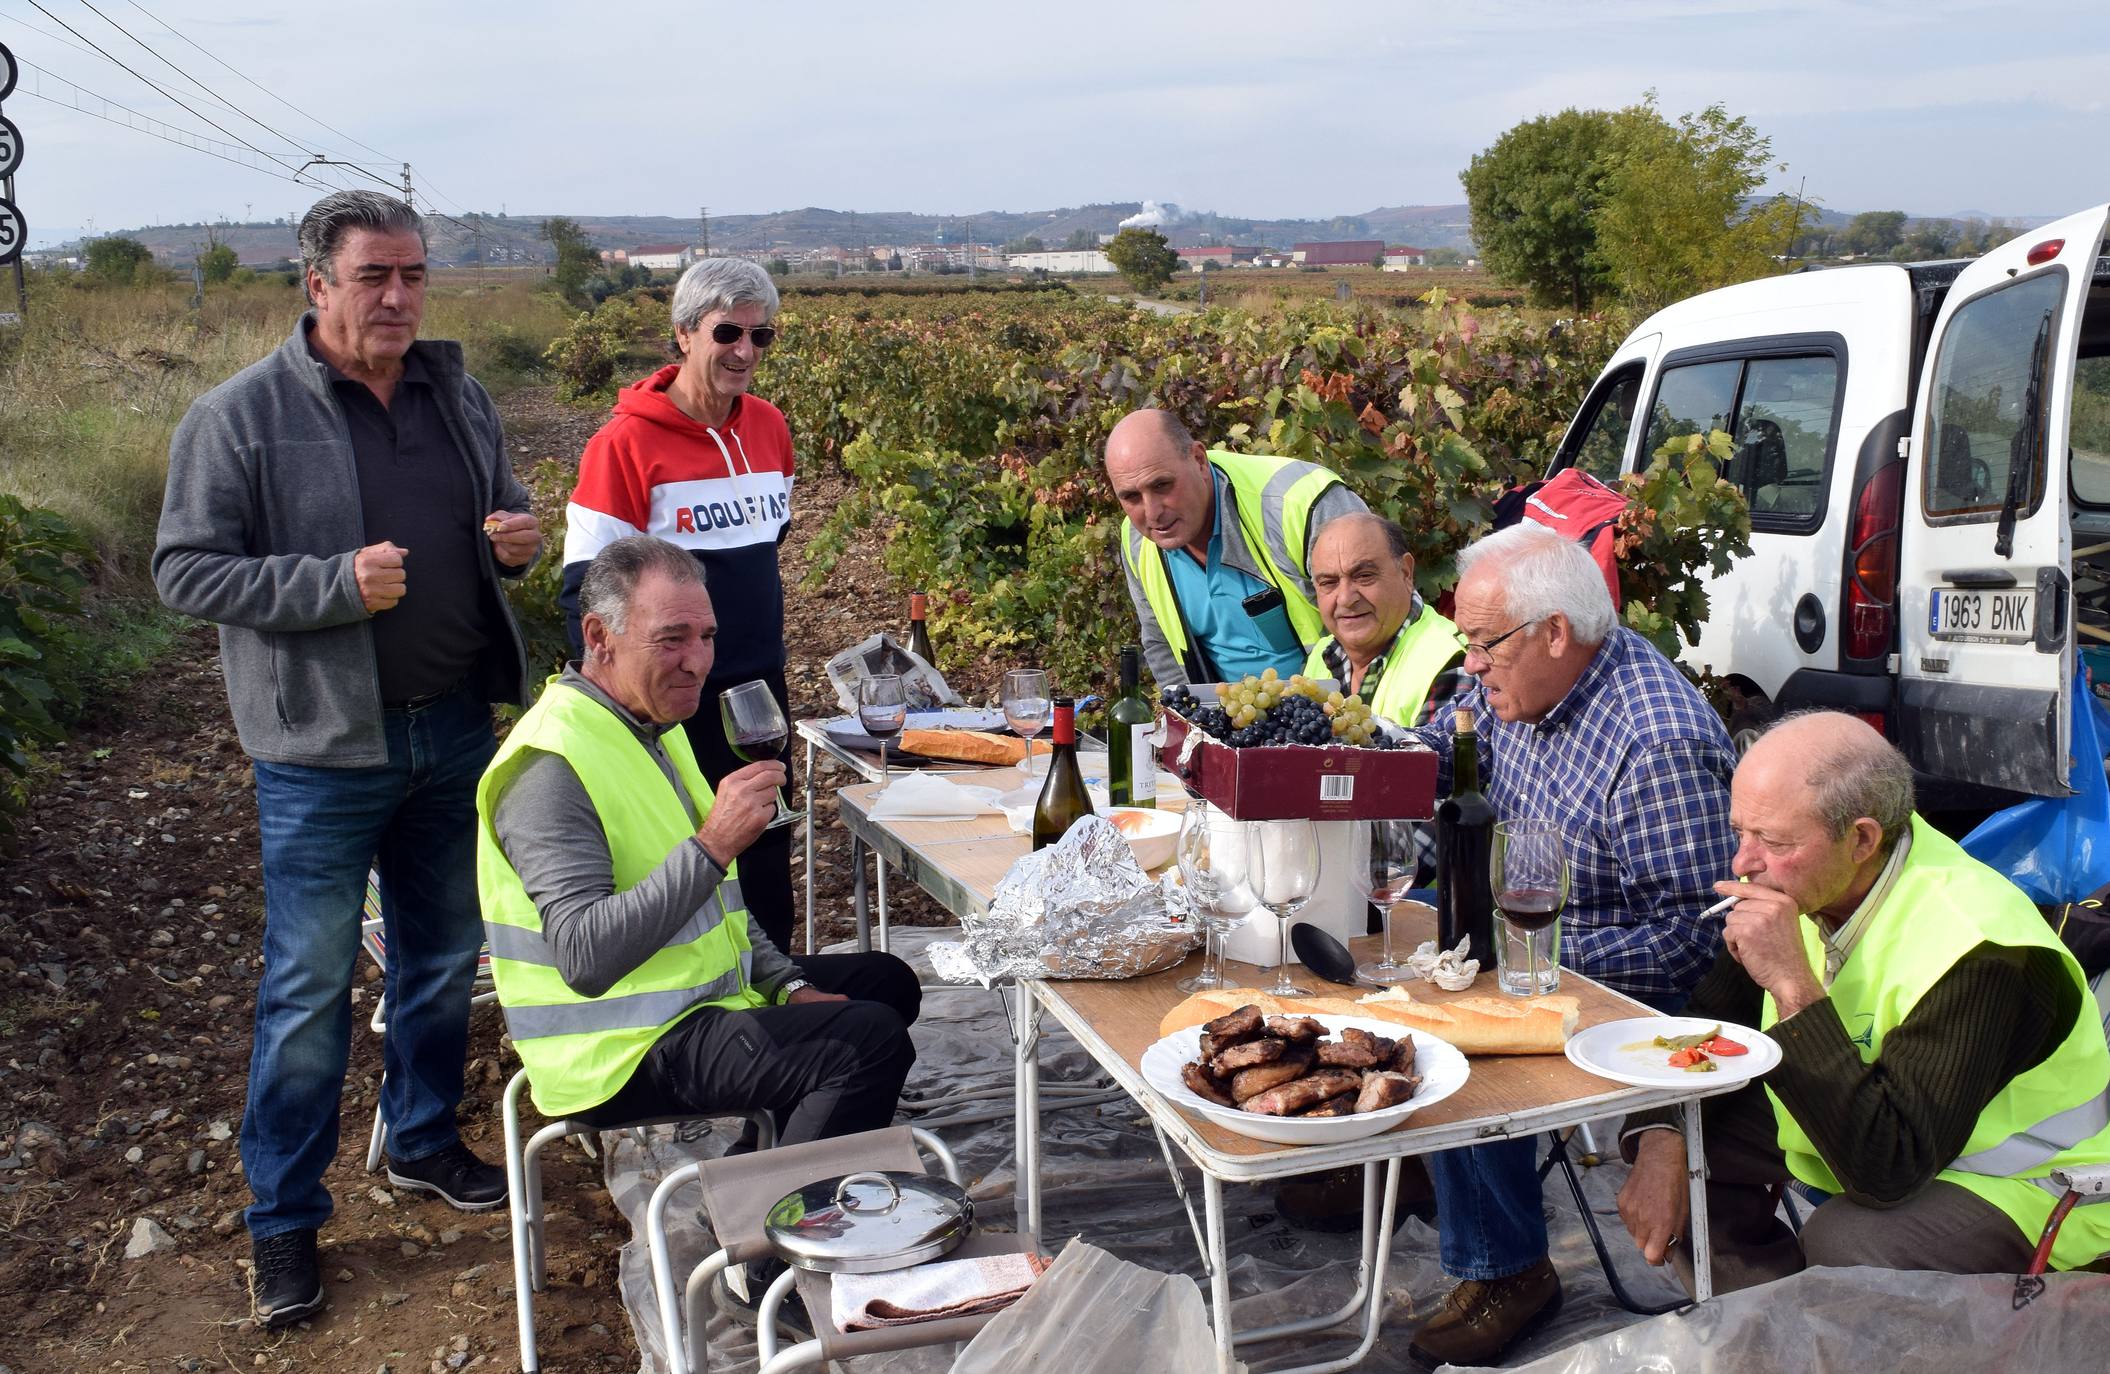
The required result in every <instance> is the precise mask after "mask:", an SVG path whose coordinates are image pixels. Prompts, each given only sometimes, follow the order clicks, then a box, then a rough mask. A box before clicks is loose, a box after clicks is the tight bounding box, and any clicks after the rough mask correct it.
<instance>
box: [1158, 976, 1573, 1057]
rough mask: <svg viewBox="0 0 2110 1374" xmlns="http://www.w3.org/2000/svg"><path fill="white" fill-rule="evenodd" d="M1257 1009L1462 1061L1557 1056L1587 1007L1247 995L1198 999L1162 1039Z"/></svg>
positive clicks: (1168, 1016)
mask: <svg viewBox="0 0 2110 1374" xmlns="http://www.w3.org/2000/svg"><path fill="white" fill-rule="evenodd" d="M1243 1006H1255V1007H1258V1008H1260V1011H1261V1014H1262V1015H1265V1016H1359V1017H1363V1018H1364V1019H1366V1020H1372V1021H1390V1022H1391V1023H1392V1024H1394V1025H1396V1026H1406V1027H1410V1028H1412V1029H1414V1030H1418V1031H1426V1032H1427V1033H1428V1034H1430V1035H1433V1036H1435V1037H1436V1038H1437V1039H1439V1040H1444V1041H1448V1042H1449V1043H1450V1044H1452V1045H1455V1046H1456V1047H1457V1048H1458V1049H1459V1050H1460V1051H1461V1052H1463V1053H1465V1054H1559V1053H1560V1052H1561V1050H1562V1048H1563V1047H1564V1046H1566V1044H1567V1043H1568V1037H1569V1036H1571V1035H1573V1034H1574V1033H1575V1023H1576V1021H1577V1020H1578V1019H1579V1018H1580V1016H1581V1014H1582V1004H1581V1003H1580V1002H1578V1001H1577V1000H1576V999H1575V998H1573V997H1461V998H1459V999H1458V1000H1457V1001H1455V1002H1417V1001H1415V1000H1414V997H1413V994H1411V993H1409V992H1408V991H1407V990H1406V989H1405V988H1387V989H1386V990H1385V991H1383V992H1381V993H1376V994H1373V995H1372V996H1369V997H1366V998H1364V999H1362V1000H1361V1001H1356V1000H1354V999H1352V998H1347V997H1270V996H1268V994H1266V993H1264V992H1255V991H1253V990H1251V989H1250V988H1214V989H1211V990H1210V991H1208V992H1197V993H1195V994H1194V995H1193V996H1192V997H1189V998H1188V999H1187V1000H1186V1001H1184V1002H1182V1003H1180V1004H1179V1005H1178V1006H1176V1007H1174V1008H1173V1009H1172V1010H1171V1011H1169V1012H1166V1013H1165V1019H1164V1020H1162V1021H1160V1022H1159V1023H1158V1035H1159V1037H1160V1038H1163V1037H1164V1036H1167V1035H1170V1034H1172V1033H1173V1032H1174V1031H1177V1030H1184V1029H1185V1028H1187V1027H1188V1026H1199V1025H1201V1024H1202V1023H1203V1022H1205V1021H1214V1020H1215V1019H1216V1018H1217V1017H1219V1016H1222V1015H1224V1014H1226V1013H1227V1012H1233V1011H1236V1010H1238V1008H1240V1007H1243Z"/></svg>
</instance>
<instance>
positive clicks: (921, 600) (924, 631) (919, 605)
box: [908, 592, 938, 668]
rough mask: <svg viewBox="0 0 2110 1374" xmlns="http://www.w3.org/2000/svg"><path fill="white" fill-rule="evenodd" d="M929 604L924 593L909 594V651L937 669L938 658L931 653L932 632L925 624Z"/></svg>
mask: <svg viewBox="0 0 2110 1374" xmlns="http://www.w3.org/2000/svg"><path fill="white" fill-rule="evenodd" d="M929 604H930V603H929V601H928V599H927V598H926V597H925V596H924V595H923V593H922V592H910V593H909V594H908V651H909V652H910V653H912V654H914V655H915V656H916V657H917V658H920V659H922V660H923V661H924V662H925V663H928V664H929V665H930V666H931V667H933V668H935V667H937V666H938V656H937V655H936V654H934V653H932V652H931V647H930V630H929V628H928V627H927V626H925V625H924V623H923V617H924V614H925V612H926V610H927V609H928V607H929Z"/></svg>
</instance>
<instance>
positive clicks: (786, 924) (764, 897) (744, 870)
mask: <svg viewBox="0 0 2110 1374" xmlns="http://www.w3.org/2000/svg"><path fill="white" fill-rule="evenodd" d="M760 680H761V681H763V682H767V683H768V684H769V690H770V693H771V694H772V695H773V696H775V697H776V699H777V709H778V710H780V711H782V712H783V713H784V721H785V723H786V724H787V725H788V724H790V722H791V704H790V700H789V698H788V697H787V695H786V692H785V687H784V671H783V669H781V668H780V669H778V670H777V671H775V672H773V673H769V674H767V675H765V676H764V677H763V678H761V679H760ZM738 685H739V684H738V683H721V684H719V685H718V686H711V687H705V688H704V689H703V699H702V700H701V701H700V702H698V703H697V706H696V714H695V715H693V716H690V717H689V718H688V719H687V720H685V721H683V722H682V723H681V728H682V730H683V731H684V732H686V733H687V735H688V737H689V748H690V749H692V750H694V751H695V753H696V765H697V767H699V768H701V769H702V770H703V780H704V781H705V782H707V783H709V784H710V785H711V786H712V787H714V788H715V787H717V786H718V780H719V779H720V778H722V777H724V776H725V775H726V774H727V773H731V772H734V771H735V770H737V769H741V768H745V767H747V760H746V759H743V758H741V757H740V756H739V755H738V754H735V753H734V752H733V747H732V745H730V744H728V743H726V740H725V722H724V721H723V720H721V719H720V718H719V715H718V697H719V693H720V691H721V689H722V688H724V687H737V686H738ZM777 757H778V759H779V760H780V761H781V762H782V763H783V765H784V771H785V782H784V800H785V801H786V802H787V803H788V802H790V800H791V798H792V797H793V796H794V795H796V794H795V793H794V792H793V790H792V786H791V781H790V772H791V737H790V736H789V735H786V736H785V739H784V752H783V753H781V754H779V755H778V756H777ZM797 828H798V827H797V826H795V825H780V826H778V827H776V828H775V829H774V830H765V831H763V832H762V835H761V838H760V839H757V840H756V841H755V842H754V843H753V844H751V845H749V846H748V847H747V849H746V851H745V852H744V853H742V854H741V855H740V892H741V895H742V896H743V897H745V898H746V900H747V914H748V915H750V916H752V917H754V918H755V924H756V925H759V926H761V927H762V933H763V934H764V935H767V936H768V937H769V942H770V943H771V944H773V945H775V946H776V947H777V948H778V949H780V950H782V951H783V952H784V953H786V954H789V953H791V948H792V947H791V930H792V926H793V924H794V919H793V914H792V905H791V832H792V831H793V830H796V829H797Z"/></svg>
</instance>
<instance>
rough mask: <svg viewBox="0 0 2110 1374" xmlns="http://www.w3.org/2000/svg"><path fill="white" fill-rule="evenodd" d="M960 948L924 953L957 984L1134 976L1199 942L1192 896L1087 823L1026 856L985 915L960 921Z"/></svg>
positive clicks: (1100, 822) (1092, 821)
mask: <svg viewBox="0 0 2110 1374" xmlns="http://www.w3.org/2000/svg"><path fill="white" fill-rule="evenodd" d="M960 924H961V929H962V931H963V932H964V933H965V935H966V939H965V940H962V941H957V942H955V941H940V942H937V943H934V944H932V945H930V946H928V953H929V955H930V961H931V968H932V970H933V971H934V972H936V973H937V975H938V976H939V977H940V978H943V979H945V980H946V981H947V982H952V983H980V984H982V985H983V986H985V987H986V986H988V985H990V984H992V983H995V982H1000V981H1008V980H1011V979H1016V978H1137V977H1140V976H1142V975H1143V974H1146V973H1156V972H1158V971H1159V970H1160V969H1167V968H1171V967H1172V966H1173V965H1174V964H1176V963H1178V962H1179V961H1180V960H1182V959H1184V958H1186V957H1187V954H1188V951H1190V950H1192V949H1193V948H1194V947H1195V946H1196V945H1197V944H1199V943H1201V936H1202V932H1201V926H1200V924H1199V923H1198V922H1196V921H1193V920H1191V919H1189V917H1188V911H1187V901H1186V894H1185V892H1184V891H1183V890H1181V889H1180V887H1179V885H1178V883H1177V882H1176V881H1174V880H1172V878H1171V875H1169V874H1168V875H1167V878H1166V881H1164V882H1162V883H1160V882H1155V881H1153V880H1152V879H1151V878H1150V877H1149V875H1147V874H1146V873H1144V872H1143V869H1142V867H1141V866H1140V865H1138V864H1137V863H1136V856H1135V851H1134V850H1132V849H1130V848H1129V847H1128V841H1127V839H1126V838H1124V837H1123V836H1122V834H1121V832H1120V831H1118V830H1116V829H1115V828H1114V827H1113V826H1112V825H1111V824H1110V823H1108V822H1107V821H1106V820H1105V819H1103V818H1101V817H1098V816H1087V817H1085V818H1084V819H1082V820H1080V821H1078V822H1077V823H1076V824H1075V825H1073V826H1071V827H1070V830H1069V833H1068V834H1066V835H1064V836H1063V837H1062V838H1061V839H1060V840H1058V841H1056V842H1055V843H1054V844H1052V845H1049V846H1048V847H1047V848H1046V849H1042V850H1037V851H1035V852H1034V853H1031V854H1028V855H1026V857H1024V858H1023V859H1020V860H1019V861H1018V862H1017V863H1015V864H1013V865H1012V866H1011V871H1010V872H1009V873H1006V874H1005V875H1004V878H1003V881H1001V882H999V883H998V884H997V885H996V896H995V899H994V900H993V901H992V902H991V903H990V905H989V910H988V912H987V913H985V914H983V915H981V916H978V917H974V918H972V919H970V920H964V921H962V922H961V923H960Z"/></svg>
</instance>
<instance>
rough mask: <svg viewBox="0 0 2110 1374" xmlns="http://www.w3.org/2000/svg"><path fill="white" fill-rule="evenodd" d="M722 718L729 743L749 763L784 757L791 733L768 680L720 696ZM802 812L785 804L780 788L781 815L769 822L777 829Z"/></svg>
mask: <svg viewBox="0 0 2110 1374" xmlns="http://www.w3.org/2000/svg"><path fill="white" fill-rule="evenodd" d="M718 718H719V719H720V720H722V721H724V722H725V742H726V743H727V744H730V745H731V746H732V747H733V752H734V753H735V754H738V755H739V756H740V757H741V758H743V759H745V760H747V761H748V762H749V763H760V762H762V760H764V759H774V758H778V757H780V756H781V755H782V754H783V752H784V740H785V737H786V736H788V735H789V734H790V733H791V732H790V730H788V729H787V728H786V727H785V725H784V710H783V708H782V707H780V706H778V705H777V696H776V693H774V692H772V691H770V690H769V684H768V683H766V682H743V683H741V684H740V685H739V686H738V687H734V688H731V689H729V690H727V691H726V692H725V693H724V694H723V695H722V696H720V697H719V698H718ZM801 814H802V813H801V812H797V811H794V810H792V809H791V808H790V807H788V806H786V805H785V804H784V789H783V788H781V787H779V788H778V789H777V815H776V819H775V820H773V821H771V822H770V823H769V828H770V829H772V830H774V829H776V828H777V827H778V826H780V825H790V824H791V823H792V822H793V821H795V820H798V819H799V818H800V816H801Z"/></svg>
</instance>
